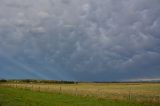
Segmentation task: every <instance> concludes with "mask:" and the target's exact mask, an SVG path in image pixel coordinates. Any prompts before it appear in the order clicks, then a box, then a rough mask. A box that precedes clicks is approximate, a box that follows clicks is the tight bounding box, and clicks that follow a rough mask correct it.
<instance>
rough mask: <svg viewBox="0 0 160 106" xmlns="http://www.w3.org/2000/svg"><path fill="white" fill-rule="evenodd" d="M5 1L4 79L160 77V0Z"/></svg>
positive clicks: (1, 32)
mask: <svg viewBox="0 0 160 106" xmlns="http://www.w3.org/2000/svg"><path fill="white" fill-rule="evenodd" d="M0 1H1V3H0V78H40V79H62V80H89V81H93V80H94V81H95V80H99V81H102V80H103V81H104V80H107V81H109V80H112V81H113V80H129V79H136V78H137V79H140V78H160V31H159V29H160V13H159V11H160V6H159V5H160V1H159V0H152V1H151V0H36V1H35V0H23V1H22V0H0Z"/></svg>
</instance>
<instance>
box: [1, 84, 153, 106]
mask: <svg viewBox="0 0 160 106" xmlns="http://www.w3.org/2000/svg"><path fill="white" fill-rule="evenodd" d="M0 106H152V105H147V104H134V103H129V102H121V101H112V100H105V99H96V98H93V97H81V96H73V95H67V94H59V93H46V92H38V91H31V90H23V89H19V88H9V87H2V86H0ZM153 106H156V105H153Z"/></svg>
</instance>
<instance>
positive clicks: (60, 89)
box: [59, 86, 62, 94]
mask: <svg viewBox="0 0 160 106" xmlns="http://www.w3.org/2000/svg"><path fill="white" fill-rule="evenodd" d="M61 91H62V88H61V86H60V87H59V94H61Z"/></svg>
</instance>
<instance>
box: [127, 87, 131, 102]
mask: <svg viewBox="0 0 160 106" xmlns="http://www.w3.org/2000/svg"><path fill="white" fill-rule="evenodd" d="M131 90H132V89H131V88H130V89H129V95H128V98H129V100H131Z"/></svg>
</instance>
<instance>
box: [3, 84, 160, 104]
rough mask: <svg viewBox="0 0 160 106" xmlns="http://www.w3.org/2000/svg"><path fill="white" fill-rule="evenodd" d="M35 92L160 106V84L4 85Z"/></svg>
mask: <svg viewBox="0 0 160 106" xmlns="http://www.w3.org/2000/svg"><path fill="white" fill-rule="evenodd" d="M4 85H5V86H11V87H17V88H22V89H31V90H34V91H45V92H59V93H67V94H72V95H80V96H94V97H96V98H100V99H113V100H127V101H136V102H145V103H146V102H148V103H152V104H153V103H155V104H160V83H98V84H97V83H79V84H4Z"/></svg>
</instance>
